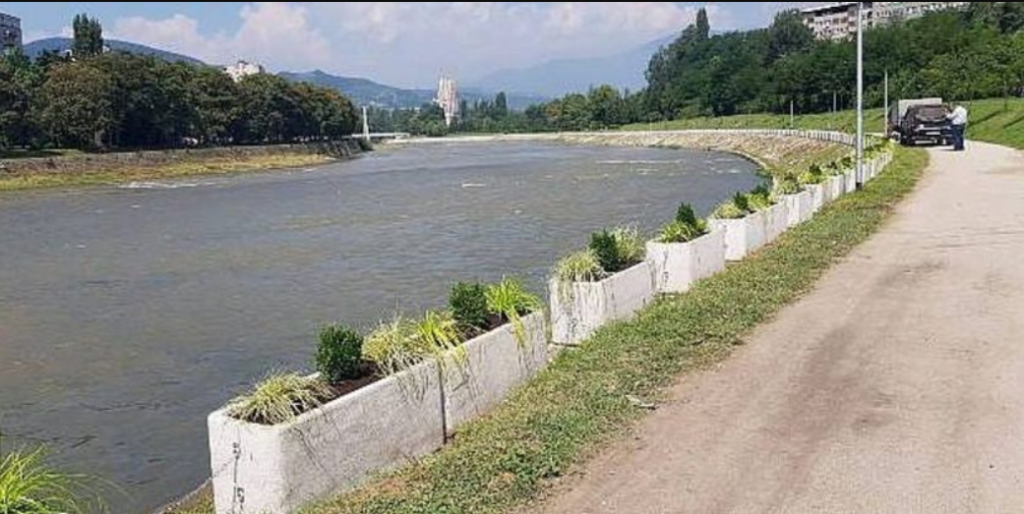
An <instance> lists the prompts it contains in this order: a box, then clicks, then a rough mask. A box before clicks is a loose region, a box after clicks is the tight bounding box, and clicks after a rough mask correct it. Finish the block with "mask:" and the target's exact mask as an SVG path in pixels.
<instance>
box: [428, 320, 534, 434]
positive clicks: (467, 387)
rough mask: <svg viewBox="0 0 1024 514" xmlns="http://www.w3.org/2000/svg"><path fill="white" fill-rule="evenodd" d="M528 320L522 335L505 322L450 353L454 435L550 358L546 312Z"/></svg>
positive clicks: (447, 384)
mask: <svg viewBox="0 0 1024 514" xmlns="http://www.w3.org/2000/svg"><path fill="white" fill-rule="evenodd" d="M522 322H523V325H522V326H523V332H522V335H523V340H522V341H520V340H519V339H517V338H516V336H515V333H514V331H513V327H512V325H511V324H505V325H503V326H501V327H499V328H497V329H495V330H492V331H490V332H488V333H486V334H483V335H481V336H478V337H475V338H473V339H471V340H469V341H466V342H465V343H464V344H463V346H462V348H460V349H458V350H453V351H452V352H451V353H452V354H451V355H450V356H449V357H448V358H446V359H445V367H444V372H443V373H442V374H443V376H444V416H445V430H446V431H447V432H448V434H449V435H450V434H452V433H453V432H454V431H455V429H457V428H458V427H460V426H462V425H463V424H464V423H466V422H467V421H470V420H472V419H475V418H477V417H480V416H481V415H483V414H486V413H487V412H488V411H489V410H491V409H492V408H494V407H495V406H496V405H498V404H499V403H501V402H502V401H503V400H504V399H505V397H506V396H507V395H508V393H509V392H510V391H511V390H512V389H514V388H515V387H516V386H518V385H520V384H522V383H523V382H526V381H527V380H529V378H530V377H532V376H533V375H534V374H536V373H537V372H538V371H540V370H541V369H543V368H544V365H545V364H547V362H548V352H547V348H548V344H547V343H548V335H547V327H546V325H545V324H544V314H543V313H539V312H538V313H534V314H530V315H529V316H526V317H524V318H523V320H522ZM455 352H461V353H455ZM457 355H458V356H457Z"/></svg>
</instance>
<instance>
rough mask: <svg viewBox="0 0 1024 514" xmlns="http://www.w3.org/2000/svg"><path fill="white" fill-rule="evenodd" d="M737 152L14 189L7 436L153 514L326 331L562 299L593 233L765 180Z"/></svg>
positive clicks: (397, 154) (414, 152)
mask: <svg viewBox="0 0 1024 514" xmlns="http://www.w3.org/2000/svg"><path fill="white" fill-rule="evenodd" d="M753 171H754V166H753V165H752V164H751V163H749V162H747V161H745V160H743V159H741V158H739V157H733V156H730V155H725V154H718V153H707V152H697V151H686V150H663V149H648V148H603V147H577V146H559V145H553V144H541V143H495V144H479V143H477V144H431V145H423V146H413V147H407V148H401V149H387V150H384V151H380V152H376V153H373V154H370V155H367V156H365V157H363V158H360V159H357V160H354V161H349V162H341V163H337V164H332V165H329V166H324V167H319V168H316V169H312V170H303V171H296V172H279V173H270V174H259V175H239V176H233V177H227V178H211V179H201V180H191V181H180V182H160V181H156V182H141V183H130V184H124V185H122V186H121V187H109V188H92V189H78V190H74V191H43V192H29V193H16V194H5V195H0V430H3V432H4V433H5V434H6V435H7V436H8V437H6V438H5V441H4V446H5V447H8V446H9V445H11V444H18V443H47V444H49V445H50V446H51V448H52V450H53V452H54V455H53V457H54V460H55V461H56V462H57V463H59V464H61V465H64V466H67V467H70V468H71V469H74V470H77V471H83V472H86V473H89V474H92V475H98V476H100V477H103V478H104V479H107V480H110V481H112V482H113V483H115V484H117V485H118V486H119V488H121V489H123V491H124V494H123V495H115V496H114V497H112V498H111V501H110V503H111V504H112V506H113V508H114V511H115V512H142V511H145V510H147V509H151V508H154V507H157V506H159V505H161V504H163V503H165V502H166V501H168V500H171V499H173V498H174V497H176V496H178V495H180V494H182V493H184V492H186V491H187V490H189V489H191V488H192V487H194V486H196V485H198V484H199V483H200V482H201V481H202V480H203V479H204V478H205V477H206V476H207V475H208V469H207V467H208V457H207V441H206V431H205V416H206V414H207V413H208V412H210V411H211V410H213V409H215V408H217V407H218V406H219V405H221V404H223V402H224V401H225V400H227V399H228V398H230V397H231V396H232V395H233V394H234V393H236V392H238V391H240V390H242V389H243V388H244V387H245V386H246V385H247V384H249V383H251V381H252V379H254V378H258V377H259V376H260V375H262V374H263V373H264V372H266V371H267V370H270V369H293V368H300V369H309V361H310V356H311V353H312V349H313V347H314V341H315V336H314V334H315V330H316V327H317V326H318V325H319V324H322V323H324V322H328V321H332V320H344V321H346V322H350V323H353V324H356V325H358V326H360V327H363V328H369V327H371V326H372V325H373V324H374V323H375V322H376V321H377V320H378V319H379V318H380V317H381V316H388V315H389V313H391V312H394V311H395V310H403V311H407V312H414V311H417V310H420V309H424V308H429V307H437V306H441V305H443V303H444V301H445V298H446V296H447V292H448V288H449V287H450V286H451V284H452V283H453V282H455V281H457V280H471V279H480V280H487V281H493V280H497V279H500V278H501V276H502V275H503V274H513V275H519V276H522V277H525V278H526V279H527V280H528V283H529V285H530V287H531V288H532V289H533V290H534V291H535V292H538V293H541V292H542V289H541V288H542V287H543V286H542V284H543V277H544V275H545V274H546V273H547V271H548V270H549V269H550V267H551V266H552V265H553V263H554V262H555V260H557V258H558V257H559V256H560V255H563V254H565V253H567V252H568V251H570V250H573V249H577V248H581V247H583V246H584V245H585V244H586V242H587V239H588V234H589V232H591V231H593V230H596V229H599V228H601V227H602V226H606V225H614V224H632V225H636V226H638V227H640V228H641V229H644V230H653V229H654V228H656V227H657V226H658V225H660V224H661V223H663V222H664V221H666V220H667V219H668V218H670V217H671V216H672V215H673V213H674V211H675V207H676V206H677V205H678V203H679V202H680V201H688V202H691V203H693V204H694V205H695V206H696V207H697V208H698V210H699V211H701V212H707V211H708V210H710V208H711V207H712V206H713V205H714V204H716V203H718V202H719V201H721V200H723V199H724V198H726V197H728V196H730V195H731V194H732V193H733V192H735V191H737V190H741V189H749V188H751V187H753V186H754V185H756V184H757V183H758V182H759V180H760V179H758V178H757V177H756V176H755V175H754V174H753Z"/></svg>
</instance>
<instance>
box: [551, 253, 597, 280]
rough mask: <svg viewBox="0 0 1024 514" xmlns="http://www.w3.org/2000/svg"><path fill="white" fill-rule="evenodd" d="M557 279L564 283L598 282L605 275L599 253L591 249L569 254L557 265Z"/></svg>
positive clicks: (555, 273)
mask: <svg viewBox="0 0 1024 514" xmlns="http://www.w3.org/2000/svg"><path fill="white" fill-rule="evenodd" d="M554 275H555V279H556V280H557V281H558V282H560V283H562V284H570V283H572V282H597V281H598V280H601V279H602V278H604V277H605V272H604V269H603V268H601V261H599V260H598V259H597V254H596V253H595V252H594V251H593V250H590V249H587V250H581V251H578V252H576V253H572V254H569V255H567V256H565V257H563V258H562V260H560V261H558V264H557V265H555V272H554Z"/></svg>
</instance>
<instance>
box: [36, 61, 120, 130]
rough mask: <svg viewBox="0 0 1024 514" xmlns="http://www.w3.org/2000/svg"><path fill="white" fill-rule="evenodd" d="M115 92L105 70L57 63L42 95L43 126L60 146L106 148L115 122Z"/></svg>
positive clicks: (82, 65)
mask: <svg viewBox="0 0 1024 514" xmlns="http://www.w3.org/2000/svg"><path fill="white" fill-rule="evenodd" d="M113 94H114V84H113V81H112V80H111V79H110V77H109V76H108V75H107V74H106V73H104V72H103V71H102V70H100V69H98V68H96V67H94V66H91V65H89V64H88V63H81V62H75V63H67V64H58V65H55V66H53V67H51V68H50V70H49V71H48V72H47V76H46V83H45V84H44V85H43V88H42V92H41V94H40V99H39V103H40V105H41V110H40V119H41V122H42V126H43V127H44V130H45V131H46V133H47V134H48V135H49V136H50V138H51V140H52V141H53V142H54V143H55V144H56V145H57V146H61V147H64V146H66V147H72V148H82V149H95V148H103V147H104V146H105V141H106V139H105V138H106V137H107V135H108V134H109V131H110V128H111V126H112V124H113V121H114V110H113V103H112V101H111V99H112V97H113Z"/></svg>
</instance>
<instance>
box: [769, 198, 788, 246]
mask: <svg viewBox="0 0 1024 514" xmlns="http://www.w3.org/2000/svg"><path fill="white" fill-rule="evenodd" d="M788 226H789V209H788V208H787V207H786V203H785V202H779V203H777V204H775V205H773V206H771V207H769V208H768V209H765V211H764V239H765V243H770V242H772V241H775V240H776V239H778V238H779V236H781V235H782V233H783V232H785V231H786V228H788Z"/></svg>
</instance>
